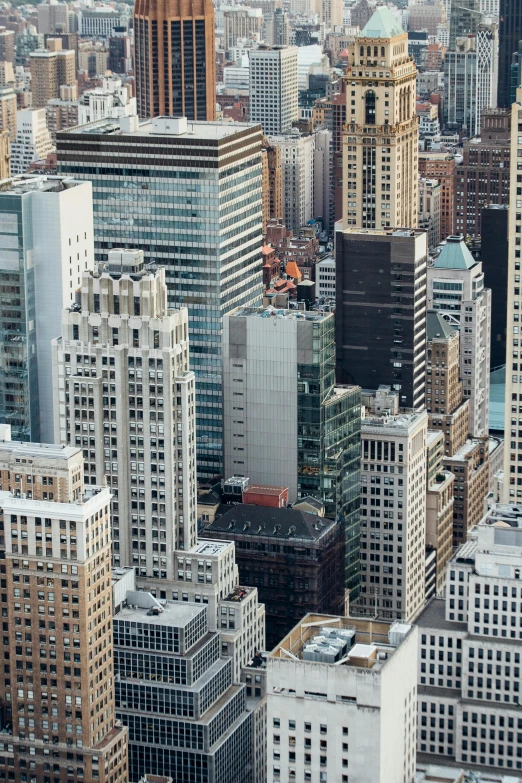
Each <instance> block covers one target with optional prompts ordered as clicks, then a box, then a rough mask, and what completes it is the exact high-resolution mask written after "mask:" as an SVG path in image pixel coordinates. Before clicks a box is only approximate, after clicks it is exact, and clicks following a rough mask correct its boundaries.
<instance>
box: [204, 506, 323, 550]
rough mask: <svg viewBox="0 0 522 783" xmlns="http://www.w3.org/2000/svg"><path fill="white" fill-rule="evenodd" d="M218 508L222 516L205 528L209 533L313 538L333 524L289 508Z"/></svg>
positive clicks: (320, 534)
mask: <svg viewBox="0 0 522 783" xmlns="http://www.w3.org/2000/svg"><path fill="white" fill-rule="evenodd" d="M222 510H223V515H222V516H218V518H217V519H215V520H214V522H212V524H211V525H208V527H207V528H205V532H206V533H208V535H209V536H211V535H212V533H213V532H218V531H219V532H223V533H227V534H228V535H233V534H234V533H244V534H246V535H249V536H270V537H272V536H273V537H274V538H288V539H292V538H299V539H302V540H303V539H304V540H307V541H317V540H318V539H320V538H321V537H322V536H323V534H324V533H325V531H326V530H329V529H331V528H332V527H333V525H335V524H336V522H335V521H334V520H333V519H324V518H321V517H318V516H317V515H316V514H308V513H307V512H306V511H299V510H298V509H293V508H272V507H269V506H254V505H250V504H244V503H238V504H237V505H235V506H221V507H220V509H219V511H222ZM219 511H218V513H219Z"/></svg>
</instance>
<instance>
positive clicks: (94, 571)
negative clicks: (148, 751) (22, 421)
mask: <svg viewBox="0 0 522 783" xmlns="http://www.w3.org/2000/svg"><path fill="white" fill-rule="evenodd" d="M0 487H1V489H0V517H1V519H2V528H3V534H2V538H3V549H4V550H5V560H4V561H3V563H2V566H1V568H2V572H3V573H2V588H1V592H2V606H3V621H4V629H6V630H7V627H8V628H9V634H4V637H3V640H4V669H3V678H2V679H1V680H0V702H1V704H2V709H3V711H4V717H5V720H6V723H10V724H11V730H10V734H9V736H7V735H5V737H4V742H5V743H6V744H3V745H2V751H3V752H2V754H1V760H0V773H1V776H2V777H5V778H6V779H7V778H8V776H9V779H13V780H23V779H24V776H26V777H27V779H30V780H31V781H34V783H45V781H48V780H49V779H50V778H49V770H50V769H51V765H52V767H53V770H54V780H60V781H66V780H85V781H87V780H89V781H92V780H97V781H99V783H124V782H125V781H127V730H126V729H124V728H122V727H121V726H119V725H118V724H117V723H116V720H115V712H114V692H113V681H114V680H113V663H112V635H111V616H112V587H111V565H110V562H111V532H110V500H111V494H110V492H109V489H108V488H107V487H106V486H89V487H85V486H84V480H83V457H82V452H81V450H80V449H78V448H75V447H70V446H65V447H64V446H54V445H42V444H33V443H14V442H13V443H12V442H10V428H9V426H8V425H2V426H1V428H0ZM13 772H14V777H13V778H11V775H12V774H13Z"/></svg>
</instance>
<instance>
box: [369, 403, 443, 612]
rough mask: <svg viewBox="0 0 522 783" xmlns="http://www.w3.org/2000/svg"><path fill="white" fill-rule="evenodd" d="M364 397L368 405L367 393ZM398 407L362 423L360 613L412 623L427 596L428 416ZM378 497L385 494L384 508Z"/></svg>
mask: <svg viewBox="0 0 522 783" xmlns="http://www.w3.org/2000/svg"><path fill="white" fill-rule="evenodd" d="M391 397H392V395H390V399H391ZM363 399H364V402H365V403H366V404H367V399H368V397H367V395H366V394H365V393H364V392H363ZM370 404H371V403H370ZM395 405H397V403H395ZM397 411H398V408H397V407H395V408H393V407H392V408H388V409H387V410H386V411H385V412H384V413H374V412H373V411H370V412H368V413H367V414H366V416H365V417H364V418H363V419H362V421H361V445H362V453H361V492H362V494H361V510H360V516H361V587H360V597H359V599H358V601H357V611H360V612H362V613H364V614H369V615H371V616H379V617H381V618H386V619H400V620H404V621H405V622H408V621H409V620H411V619H412V618H413V617H414V616H415V615H416V614H418V612H419V611H420V610H421V609H422V607H423V605H424V595H425V565H424V564H425V547H426V477H427V471H426V454H427V450H426V438H427V435H428V414H427V413H426V411H424V410H420V411H410V412H401V413H399V414H398V413H397ZM375 496H379V498H381V499H380V500H379V501H378V503H379V507H377V499H376V497H375ZM419 497H420V498H421V499H422V500H421V502H419ZM381 504H382V506H381ZM383 507H384V508H383ZM376 529H377V530H380V535H379V536H378V537H377V536H376V535H375V532H374V531H375V530H376ZM379 539H380V541H381V543H380V544H378V546H380V551H382V552H384V553H387V552H388V553H389V554H388V555H386V554H385V555H384V556H382V555H381V556H380V558H379V559H378V558H377V557H376V556H375V554H374V553H375V551H376V544H375V542H376V540H379ZM384 557H386V560H385V559H384Z"/></svg>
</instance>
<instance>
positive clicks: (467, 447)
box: [444, 439, 484, 462]
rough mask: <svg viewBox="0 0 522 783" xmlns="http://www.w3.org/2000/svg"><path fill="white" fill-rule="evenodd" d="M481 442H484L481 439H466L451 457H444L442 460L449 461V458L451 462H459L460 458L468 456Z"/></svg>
mask: <svg viewBox="0 0 522 783" xmlns="http://www.w3.org/2000/svg"><path fill="white" fill-rule="evenodd" d="M481 443H482V445H484V442H483V441H481V440H475V439H471V440H467V441H466V443H465V444H464V445H463V446H461V447H460V449H459V450H458V451H456V452H455V454H454V455H453V456H452V457H444V461H445V462H449V461H450V460H451V461H453V462H460V461H461V460H463V459H466V457H468V456H469V455H470V454H471V452H472V451H474V450H475V449H476V448H477V446H478V445H480V444H481Z"/></svg>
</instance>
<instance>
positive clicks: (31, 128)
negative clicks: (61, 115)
mask: <svg viewBox="0 0 522 783" xmlns="http://www.w3.org/2000/svg"><path fill="white" fill-rule="evenodd" d="M16 127H17V132H16V139H15V141H13V142H12V143H11V173H12V174H24V173H25V172H26V171H27V169H28V168H29V166H30V165H31V163H34V161H36V160H45V158H46V157H47V155H49V153H50V152H53V151H54V145H53V142H52V139H51V134H50V133H49V131H48V130H47V124H46V116H45V109H25V110H22V111H19V112H17V115H16Z"/></svg>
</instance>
